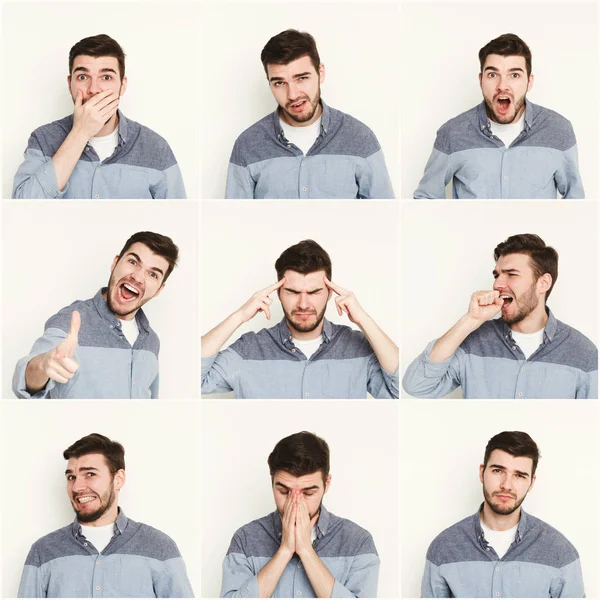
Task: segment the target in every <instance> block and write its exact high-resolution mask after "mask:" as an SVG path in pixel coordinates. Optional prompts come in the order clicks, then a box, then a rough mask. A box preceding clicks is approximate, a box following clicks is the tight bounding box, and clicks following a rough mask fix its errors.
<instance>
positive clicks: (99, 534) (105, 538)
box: [81, 523, 115, 552]
mask: <svg viewBox="0 0 600 600" xmlns="http://www.w3.org/2000/svg"><path fill="white" fill-rule="evenodd" d="M81 532H82V533H83V535H84V536H85V539H86V540H88V542H91V543H92V544H93V545H94V548H96V550H98V552H102V551H103V550H104V548H106V546H108V544H109V542H110V540H112V537H113V535H114V533H115V524H114V523H110V524H109V525H102V526H101V527H90V526H89V525H83V524H82V525H81Z"/></svg>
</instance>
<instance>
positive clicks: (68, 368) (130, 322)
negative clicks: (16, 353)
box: [13, 231, 179, 398]
mask: <svg viewBox="0 0 600 600" xmlns="http://www.w3.org/2000/svg"><path fill="white" fill-rule="evenodd" d="M178 256H179V250H178V248H177V246H176V245H175V244H174V243H173V240H171V238H169V237H167V236H164V235H160V234H158V233H153V232H150V231H140V232H138V233H135V234H133V235H132V236H131V237H130V238H129V239H128V240H127V242H125V245H124V246H123V249H122V250H121V252H120V253H119V254H118V255H117V256H115V258H114V260H113V263H112V267H111V271H110V280H109V282H108V287H106V288H102V289H101V290H100V291H99V292H98V293H97V294H96V295H95V296H94V297H93V298H90V299H89V300H83V301H82V300H77V301H76V302H73V304H71V305H70V306H67V307H66V308H63V309H62V310H60V311H59V312H58V313H57V314H56V315H54V316H53V317H50V319H48V321H47V322H46V325H45V327H44V335H43V336H42V337H41V338H39V339H38V340H36V342H35V344H34V345H33V348H32V349H31V352H30V353H29V355H28V356H26V357H24V358H22V359H21V360H19V362H18V363H17V367H16V369H15V373H14V376H13V391H14V393H15V394H16V395H17V397H18V398H158V351H159V347H160V342H159V339H158V336H157V335H156V333H155V332H154V331H153V330H152V329H151V328H150V323H149V322H148V319H147V318H146V315H145V314H144V312H143V310H141V308H142V306H143V305H144V304H146V302H148V301H149V300H152V298H154V297H156V296H158V294H160V292H161V291H162V289H163V288H164V286H165V282H166V281H167V279H168V277H169V275H170V274H171V271H172V270H173V268H174V267H175V265H176V264H177V259H178Z"/></svg>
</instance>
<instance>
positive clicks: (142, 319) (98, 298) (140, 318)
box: [93, 287, 150, 332]
mask: <svg viewBox="0 0 600 600" xmlns="http://www.w3.org/2000/svg"><path fill="white" fill-rule="evenodd" d="M107 290H108V288H105V287H103V288H100V290H99V291H98V293H97V294H96V295H95V296H94V298H93V302H94V307H95V308H96V310H97V311H98V314H99V315H100V316H101V317H102V318H103V319H104V320H105V321H106V322H107V323H110V325H111V326H113V327H119V328H120V327H121V321H120V320H119V318H118V317H117V316H116V315H115V314H114V313H113V312H112V311H111V310H110V309H109V308H108V304H107V303H106V300H105V299H104V296H103V294H104V293H105V292H106V291H107ZM135 320H136V322H137V324H138V327H139V328H141V329H143V330H144V331H146V332H147V331H149V329H150V322H149V321H148V319H147V317H146V315H145V314H144V311H143V310H142V309H141V308H140V309H139V310H138V311H137V313H135Z"/></svg>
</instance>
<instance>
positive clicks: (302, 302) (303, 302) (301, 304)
mask: <svg viewBox="0 0 600 600" xmlns="http://www.w3.org/2000/svg"><path fill="white" fill-rule="evenodd" d="M298 308H300V309H301V310H306V309H308V308H310V302H309V300H308V294H307V293H306V292H301V293H300V296H299V297H298Z"/></svg>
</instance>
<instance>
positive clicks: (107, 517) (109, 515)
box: [78, 502, 119, 527]
mask: <svg viewBox="0 0 600 600" xmlns="http://www.w3.org/2000/svg"><path fill="white" fill-rule="evenodd" d="M118 516H119V507H118V506H117V503H116V502H115V503H114V504H113V506H111V507H110V508H109V509H108V510H107V511H106V512H105V513H104V514H103V515H102V516H101V517H100V518H99V519H96V520H95V521H91V522H89V523H82V522H81V521H78V522H79V524H80V525H85V526H86V527H104V526H105V525H110V524H111V523H114V522H115V521H116V520H117V517H118Z"/></svg>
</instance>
